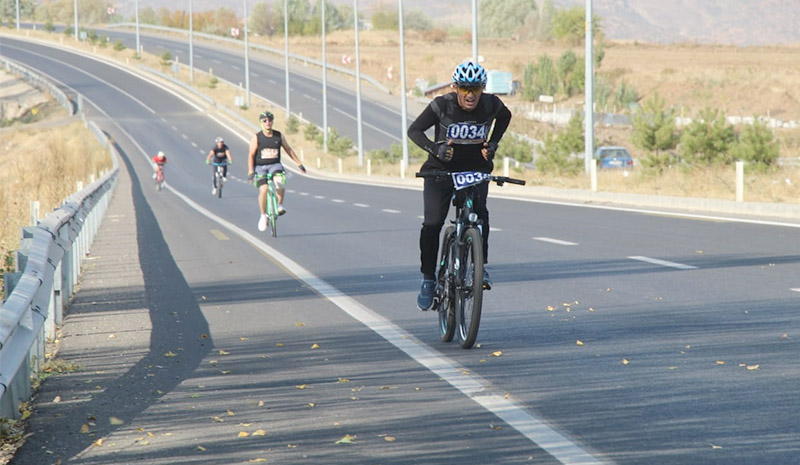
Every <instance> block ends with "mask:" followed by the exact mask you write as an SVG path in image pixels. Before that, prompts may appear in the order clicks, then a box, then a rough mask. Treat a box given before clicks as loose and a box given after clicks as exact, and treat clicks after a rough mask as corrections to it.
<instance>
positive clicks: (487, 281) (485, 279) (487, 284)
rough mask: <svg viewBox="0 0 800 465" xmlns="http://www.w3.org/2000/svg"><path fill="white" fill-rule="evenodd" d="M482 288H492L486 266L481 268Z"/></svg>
mask: <svg viewBox="0 0 800 465" xmlns="http://www.w3.org/2000/svg"><path fill="white" fill-rule="evenodd" d="M483 288H484V289H485V290H487V291H488V290H491V289H492V278H490V277H489V272H488V271H487V270H486V268H484V269H483Z"/></svg>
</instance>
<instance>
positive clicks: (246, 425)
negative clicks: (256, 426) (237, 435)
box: [239, 423, 253, 428]
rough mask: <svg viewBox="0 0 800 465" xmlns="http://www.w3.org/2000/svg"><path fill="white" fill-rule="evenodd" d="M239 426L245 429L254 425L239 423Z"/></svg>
mask: <svg viewBox="0 0 800 465" xmlns="http://www.w3.org/2000/svg"><path fill="white" fill-rule="evenodd" d="M239 426H244V427H245V428H246V427H248V426H253V424H252V423H239Z"/></svg>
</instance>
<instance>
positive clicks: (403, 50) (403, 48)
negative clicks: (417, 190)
mask: <svg viewBox="0 0 800 465" xmlns="http://www.w3.org/2000/svg"><path fill="white" fill-rule="evenodd" d="M397 9H398V12H397V14H398V17H397V28H398V29H400V86H401V90H400V92H401V95H400V102H401V106H400V109H401V111H400V117H401V118H402V121H401V123H400V130H401V133H402V138H403V166H405V167H408V131H407V130H406V125H407V124H408V103H407V102H406V44H405V37H404V34H403V0H398V2H397Z"/></svg>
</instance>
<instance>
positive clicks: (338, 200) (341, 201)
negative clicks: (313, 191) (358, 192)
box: [331, 199, 344, 203]
mask: <svg viewBox="0 0 800 465" xmlns="http://www.w3.org/2000/svg"><path fill="white" fill-rule="evenodd" d="M331 202H333V203H344V200H342V199H331Z"/></svg>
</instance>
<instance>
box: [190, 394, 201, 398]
mask: <svg viewBox="0 0 800 465" xmlns="http://www.w3.org/2000/svg"><path fill="white" fill-rule="evenodd" d="M189 397H191V398H192V399H197V398H198V397H200V394H197V393H194V394H192V395H190V396H189Z"/></svg>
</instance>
